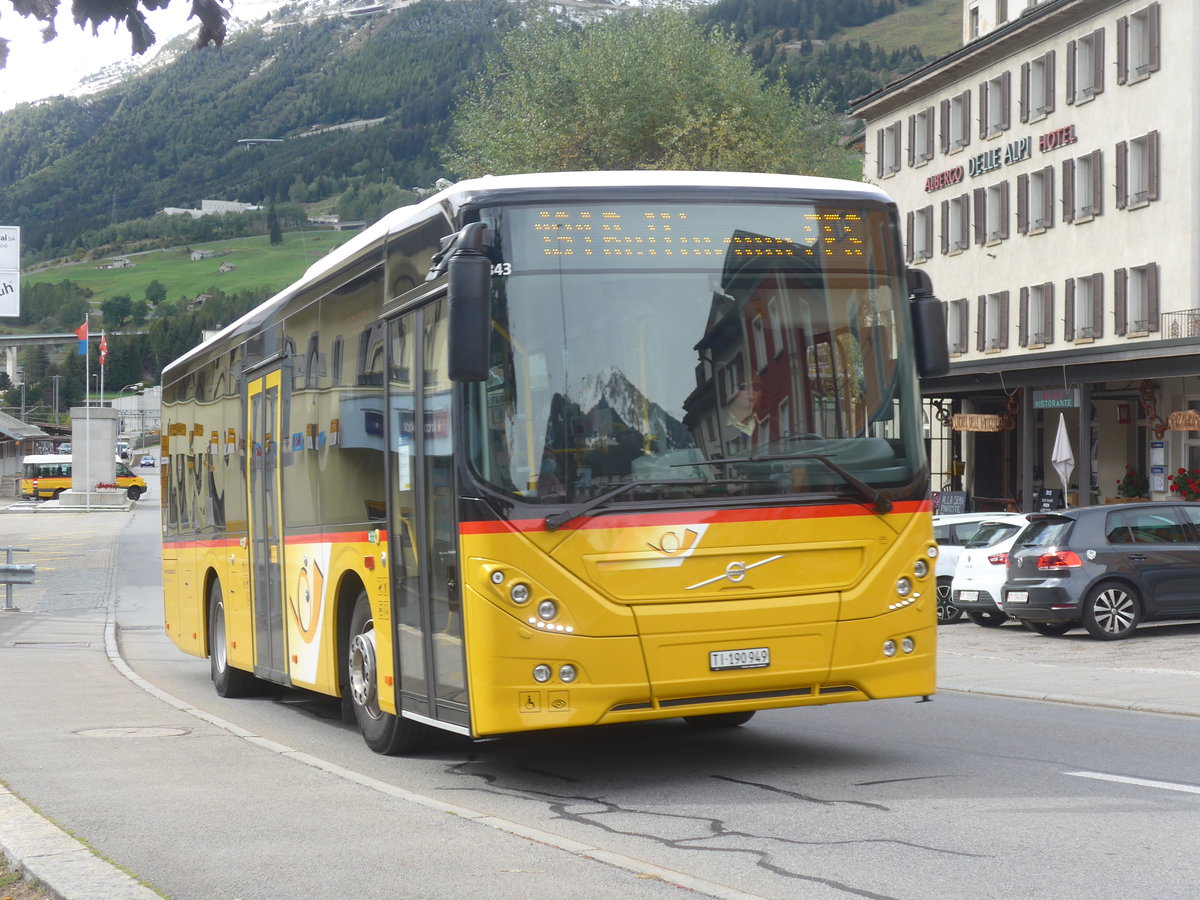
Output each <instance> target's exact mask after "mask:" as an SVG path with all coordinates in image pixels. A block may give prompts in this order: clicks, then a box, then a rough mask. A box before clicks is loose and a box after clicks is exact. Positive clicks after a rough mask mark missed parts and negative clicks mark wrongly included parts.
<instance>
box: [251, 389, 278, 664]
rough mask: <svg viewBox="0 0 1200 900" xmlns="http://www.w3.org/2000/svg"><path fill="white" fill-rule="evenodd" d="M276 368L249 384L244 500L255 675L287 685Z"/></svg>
mask: <svg viewBox="0 0 1200 900" xmlns="http://www.w3.org/2000/svg"><path fill="white" fill-rule="evenodd" d="M281 391H282V380H281V378H280V372H279V370H278V369H277V370H275V371H274V372H270V373H268V374H267V375H264V376H262V377H260V378H257V379H255V380H253V381H251V382H250V383H249V385H248V386H247V392H248V393H247V401H248V402H247V404H246V449H247V453H248V456H249V461H250V465H249V466H248V467H247V473H246V479H247V499H248V501H249V502H248V504H247V505H248V507H249V509H250V522H249V526H250V572H251V577H250V603H251V606H252V608H253V612H254V674H255V675H258V676H259V677H260V678H267V679H269V680H271V681H276V682H279V683H280V684H287V683H288V677H287V671H286V669H287V667H286V665H285V655H284V654H285V652H286V648H285V647H284V645H283V642H284V634H283V590H282V584H281V579H280V572H281V568H282V565H283V535H282V529H281V528H280V524H281V520H282V510H281V507H280V496H281V492H280V485H279V480H280V470H279V437H280V432H279V429H280V399H281Z"/></svg>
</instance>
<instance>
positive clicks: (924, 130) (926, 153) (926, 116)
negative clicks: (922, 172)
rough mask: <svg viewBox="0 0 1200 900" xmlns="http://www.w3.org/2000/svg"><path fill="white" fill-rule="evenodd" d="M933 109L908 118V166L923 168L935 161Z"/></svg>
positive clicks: (924, 110) (929, 108)
mask: <svg viewBox="0 0 1200 900" xmlns="http://www.w3.org/2000/svg"><path fill="white" fill-rule="evenodd" d="M933 120H934V112H933V107H932V106H930V107H928V108H927V109H923V110H921V112H919V113H917V114H916V115H912V116H909V117H908V164H909V165H910V166H922V165H924V164H925V163H927V162H928V161H929V160H931V159H933Z"/></svg>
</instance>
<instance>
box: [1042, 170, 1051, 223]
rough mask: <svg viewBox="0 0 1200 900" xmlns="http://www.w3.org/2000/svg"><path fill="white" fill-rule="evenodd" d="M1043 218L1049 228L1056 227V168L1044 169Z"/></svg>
mask: <svg viewBox="0 0 1200 900" xmlns="http://www.w3.org/2000/svg"><path fill="white" fill-rule="evenodd" d="M1042 203H1043V204H1044V206H1043V209H1042V218H1043V219H1044V220H1045V222H1046V227H1047V228H1053V227H1054V166H1046V168H1044V169H1042Z"/></svg>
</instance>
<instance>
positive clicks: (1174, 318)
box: [1160, 309, 1200, 339]
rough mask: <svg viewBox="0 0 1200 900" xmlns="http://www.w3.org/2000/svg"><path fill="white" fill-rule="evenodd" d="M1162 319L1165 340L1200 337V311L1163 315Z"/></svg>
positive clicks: (1162, 334) (1188, 310) (1187, 310)
mask: <svg viewBox="0 0 1200 900" xmlns="http://www.w3.org/2000/svg"><path fill="white" fill-rule="evenodd" d="M1160 318H1161V319H1162V324H1161V328H1162V332H1161V336H1162V337H1163V338H1166V339H1170V338H1192V337H1200V309H1185V310H1182V311H1180V312H1169V313H1163V314H1162V315H1161V317H1160Z"/></svg>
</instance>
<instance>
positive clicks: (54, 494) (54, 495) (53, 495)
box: [50, 488, 66, 500]
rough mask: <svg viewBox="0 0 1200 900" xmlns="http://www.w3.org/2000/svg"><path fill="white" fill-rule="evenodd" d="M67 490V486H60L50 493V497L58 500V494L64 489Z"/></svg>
mask: <svg viewBox="0 0 1200 900" xmlns="http://www.w3.org/2000/svg"><path fill="white" fill-rule="evenodd" d="M65 490H66V488H58V489H56V490H55V491H54V493H53V494H51V495H50V499H51V500H57V499H58V496H59V494H61V493H62V492H63V491H65Z"/></svg>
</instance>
